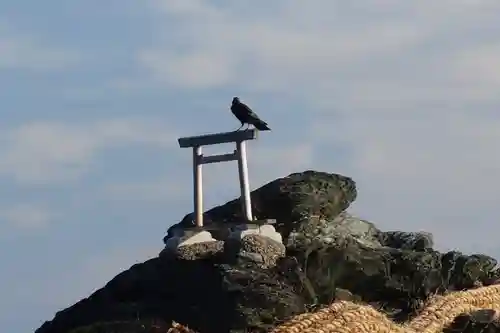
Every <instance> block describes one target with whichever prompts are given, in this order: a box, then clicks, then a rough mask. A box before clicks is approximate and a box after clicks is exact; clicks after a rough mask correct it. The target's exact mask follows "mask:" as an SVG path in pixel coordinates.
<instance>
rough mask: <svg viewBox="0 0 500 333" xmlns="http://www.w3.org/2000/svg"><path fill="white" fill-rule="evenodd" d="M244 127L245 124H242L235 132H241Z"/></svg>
mask: <svg viewBox="0 0 500 333" xmlns="http://www.w3.org/2000/svg"><path fill="white" fill-rule="evenodd" d="M243 125H245V123H241V126H240V127H238V129H237V130H236V131H235V132H237V131H239V130H240V129H241V128H242V127H243Z"/></svg>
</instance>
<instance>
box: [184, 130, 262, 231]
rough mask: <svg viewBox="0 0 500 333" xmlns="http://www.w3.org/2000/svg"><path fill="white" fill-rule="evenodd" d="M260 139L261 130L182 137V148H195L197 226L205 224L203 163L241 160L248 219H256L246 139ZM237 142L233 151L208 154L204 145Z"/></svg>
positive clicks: (245, 213)
mask: <svg viewBox="0 0 500 333" xmlns="http://www.w3.org/2000/svg"><path fill="white" fill-rule="evenodd" d="M256 138H257V130H255V129H249V130H244V131H233V132H225V133H216V134H208V135H202V136H194V137H185V138H180V139H179V140H178V141H179V146H180V147H181V148H193V201H194V215H195V223H196V226H198V227H202V226H203V175H202V165H203V164H209V163H220V162H228V161H235V160H236V161H238V174H239V178H240V190H241V206H242V210H243V213H244V215H245V218H246V219H247V220H248V221H252V220H253V217H252V203H251V200H250V184H249V180H248V165H247V156H246V141H247V140H254V139H256ZM229 142H235V143H236V150H235V151H234V152H233V153H229V154H221V155H212V156H204V155H203V153H202V146H208V145H215V144H221V143H229Z"/></svg>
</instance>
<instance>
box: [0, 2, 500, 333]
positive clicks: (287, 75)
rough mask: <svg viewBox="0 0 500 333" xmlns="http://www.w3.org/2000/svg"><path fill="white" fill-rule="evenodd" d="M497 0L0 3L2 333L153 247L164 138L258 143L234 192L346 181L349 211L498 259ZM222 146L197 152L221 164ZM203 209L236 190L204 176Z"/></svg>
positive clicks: (157, 235)
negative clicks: (243, 135)
mask: <svg viewBox="0 0 500 333" xmlns="http://www.w3.org/2000/svg"><path fill="white" fill-rule="evenodd" d="M498 14H500V2H498V1H497V0H492V1H488V0H484V1H481V0H475V1H473V0H468V1H466V0H440V1H431V0H418V1H416V0H415V1H405V2H403V1H396V0H359V1H355V2H354V1H352V2H346V1H334V0H310V1H292V0H287V1H284V0H277V1H273V2H272V4H270V2H269V3H268V2H266V1H260V0H253V1H239V2H237V3H233V2H230V1H201V0H155V1H130V0H120V1H117V0H114V1H105V2H103V1H96V0H87V1H79V2H75V1H50V0H49V1H43V2H42V1H39V2H33V1H32V2H28V1H13V0H4V1H2V2H1V4H0V100H1V101H2V107H1V108H0V116H1V119H2V122H1V124H0V129H1V132H0V197H1V198H2V199H1V200H0V231H1V232H0V262H1V264H2V273H1V274H0V286H1V287H0V288H1V290H0V293H1V295H2V298H1V300H0V326H1V327H2V328H4V330H5V331H8V332H13V333H17V332H19V333H21V332H23V333H24V332H27V331H30V330H33V329H35V328H36V327H38V326H40V324H41V323H42V322H43V321H44V320H48V319H51V318H52V316H53V315H54V314H55V312H56V311H58V310H60V309H62V308H65V307H67V306H69V305H71V304H73V303H74V302H76V301H77V300H79V299H80V298H82V297H85V296H87V295H88V294H89V293H91V292H92V291H94V290H95V289H97V288H99V287H101V286H103V285H104V284H105V282H107V281H108V280H109V279H111V278H112V277H113V276H114V275H116V274H118V273H119V272H120V271H122V270H123V269H127V268H128V267H129V266H131V265H132V264H134V263H136V262H139V261H144V260H145V259H147V258H149V257H151V256H154V255H155V254H157V253H158V252H159V251H160V250H161V249H162V237H163V236H164V233H165V231H166V229H167V228H168V227H169V226H170V225H171V224H173V223H176V222H178V221H179V220H180V219H181V218H182V217H183V216H184V214H185V213H187V212H189V211H191V193H190V190H191V178H190V177H191V174H190V157H191V153H190V151H188V150H181V149H180V148H178V147H177V142H176V139H177V138H178V137H179V136H187V135H195V134H201V133H209V132H217V131H226V130H232V129H235V128H236V127H238V125H239V123H238V122H237V121H236V119H234V118H233V116H232V115H231V114H230V113H229V110H228V107H229V103H230V101H231V99H232V97H233V96H240V97H241V99H242V100H243V102H247V103H248V104H249V105H250V106H251V107H252V108H253V109H254V110H255V111H256V112H257V113H258V114H259V115H260V116H261V117H262V118H264V119H265V120H266V121H268V123H269V124H270V126H271V127H272V129H273V131H272V132H270V133H265V134H264V133H263V134H262V135H261V136H260V137H259V140H257V141H255V142H252V143H251V146H250V147H249V158H250V179H251V182H252V187H254V188H255V187H258V186H260V185H262V184H263V183H264V182H267V181H270V180H272V179H274V178H277V177H280V176H284V175H287V174H289V173H291V172H296V171H302V170H305V169H317V170H322V171H330V172H338V173H342V174H345V175H348V176H351V177H353V179H354V180H356V182H357V184H358V189H359V197H358V200H357V202H356V203H355V204H354V205H353V206H352V207H351V209H350V211H351V212H352V213H354V214H355V215H358V216H361V217H363V218H366V219H369V220H371V221H373V222H375V223H376V224H377V225H378V226H379V227H380V228H382V229H384V230H389V229H400V230H426V231H430V232H432V233H434V235H435V241H436V243H437V246H438V248H440V249H451V248H458V249H460V250H462V251H464V252H468V253H470V252H486V253H488V254H490V255H493V256H495V257H500V247H499V246H498V244H497V233H498V231H499V229H497V228H498V218H499V216H500V208H499V206H498V200H499V199H498V198H500V187H499V186H498V184H499V183H500V155H499V154H497V153H496V151H498V143H499V142H500V113H499V111H498V110H499V107H500V43H499V42H498V34H499V33H500V23H499V22H498ZM228 149H232V147H230V146H228V147H220V148H219V149H210V150H208V152H209V153H212V152H226V151H225V150H228ZM205 170H206V172H205V184H206V185H205V189H206V204H207V208H208V207H209V206H212V205H214V204H219V203H222V202H225V201H227V200H230V199H233V198H234V197H235V196H236V195H237V194H238V184H237V172H236V166H235V165H234V164H224V165H221V164H219V165H210V166H207V167H206V168H205Z"/></svg>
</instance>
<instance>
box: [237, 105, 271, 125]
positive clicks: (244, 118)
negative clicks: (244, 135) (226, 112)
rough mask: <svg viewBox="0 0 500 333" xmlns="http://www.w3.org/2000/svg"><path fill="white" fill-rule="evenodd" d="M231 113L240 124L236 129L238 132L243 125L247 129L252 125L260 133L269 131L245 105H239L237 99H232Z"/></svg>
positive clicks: (263, 122)
mask: <svg viewBox="0 0 500 333" xmlns="http://www.w3.org/2000/svg"><path fill="white" fill-rule="evenodd" d="M231 112H232V113H233V114H234V115H235V116H236V118H238V120H239V121H240V122H241V126H240V127H239V128H238V129H237V131H239V130H240V129H241V128H242V127H243V126H244V125H245V124H247V128H248V127H250V125H253V126H254V127H255V128H256V129H258V130H260V131H270V130H271V129H270V128H269V127H268V126H267V123H266V122H265V121H263V120H261V119H260V118H259V116H258V115H257V114H256V113H255V112H253V111H252V109H250V108H249V107H248V106H247V105H246V104H244V103H241V102H240V99H239V98H238V97H234V98H233V103H232V104H231Z"/></svg>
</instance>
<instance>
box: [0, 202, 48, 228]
mask: <svg viewBox="0 0 500 333" xmlns="http://www.w3.org/2000/svg"><path fill="white" fill-rule="evenodd" d="M55 218H56V216H55V215H54V214H53V213H52V212H51V211H50V210H49V209H48V208H47V207H45V206H43V205H38V204H31V203H20V204H15V205H13V206H10V207H5V208H3V209H0V219H1V220H4V222H5V225H4V226H6V227H13V228H18V229H23V230H26V229H28V230H33V229H40V228H44V227H46V226H48V225H49V223H50V222H51V221H53V220H54V219H55ZM2 224H3V223H2Z"/></svg>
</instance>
